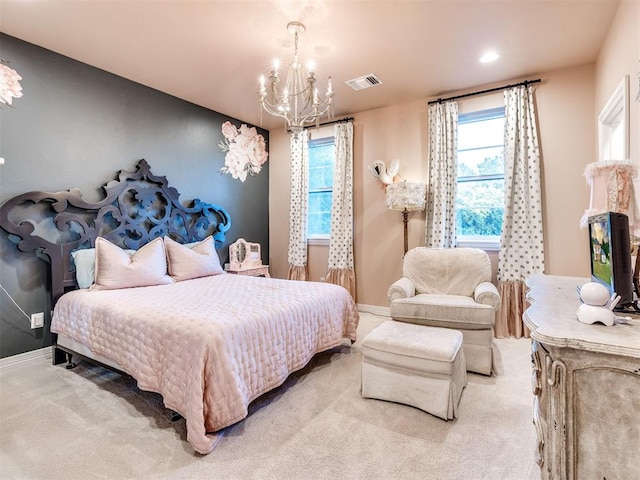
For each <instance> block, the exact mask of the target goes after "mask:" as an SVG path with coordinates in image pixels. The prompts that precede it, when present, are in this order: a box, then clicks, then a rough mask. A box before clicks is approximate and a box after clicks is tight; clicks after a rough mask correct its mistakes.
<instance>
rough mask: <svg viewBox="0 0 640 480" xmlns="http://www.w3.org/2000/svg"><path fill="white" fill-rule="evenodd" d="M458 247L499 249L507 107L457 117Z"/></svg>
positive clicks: (502, 211)
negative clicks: (505, 109) (505, 112)
mask: <svg viewBox="0 0 640 480" xmlns="http://www.w3.org/2000/svg"><path fill="white" fill-rule="evenodd" d="M457 182H458V191H457V195H456V240H457V244H458V246H474V247H479V248H485V249H491V248H498V246H499V244H500V234H501V232H502V215H503V213H504V107H499V108H492V109H489V110H481V111H477V112H471V113H464V114H460V116H459V117H458V177H457Z"/></svg>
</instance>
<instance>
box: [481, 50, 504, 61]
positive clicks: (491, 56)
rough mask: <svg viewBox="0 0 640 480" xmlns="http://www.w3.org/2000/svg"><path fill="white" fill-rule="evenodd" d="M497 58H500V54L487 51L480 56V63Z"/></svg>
mask: <svg viewBox="0 0 640 480" xmlns="http://www.w3.org/2000/svg"><path fill="white" fill-rule="evenodd" d="M498 58H500V55H498V54H497V53H496V52H493V51H491V52H487V53H485V54H484V55H482V56H481V57H480V63H491V62H495V61H496V60H497V59H498Z"/></svg>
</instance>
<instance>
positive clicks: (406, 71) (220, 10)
mask: <svg viewBox="0 0 640 480" xmlns="http://www.w3.org/2000/svg"><path fill="white" fill-rule="evenodd" d="M618 4H619V0H496V1H485V0H468V1H462V0H426V1H418V0H389V1H387V0H297V1H292V0H269V1H266V0H263V1H258V0H253V1H252V0H210V1H205V0H199V1H195V0H110V1H101V0H0V31H2V32H4V33H6V34H8V35H11V36H14V37H17V38H20V39H22V40H25V41H27V42H30V43H33V44H36V45H40V46H42V47H45V48H47V49H50V50H53V51H54V52H58V53H61V54H63V55H66V56H68V57H71V58H74V59H76V60H79V61H81V62H84V63H87V64H89V65H93V66H95V67H98V68H101V69H103V70H106V71H109V72H112V73H115V74H117V75H120V76H122V77H125V78H128V79H130V80H133V81H135V82H138V83H141V84H144V85H147V86H149V87H152V88H155V89H157V90H160V91H162V92H166V93H168V94H171V95H174V96H176V97H179V98H182V99H184V100H187V101H190V102H193V103H195V104H198V105H201V106H204V107H207V108H210V109H212V110H215V111H218V112H221V113H224V114H226V115H229V116H232V117H235V118H238V119H240V120H242V121H245V122H248V123H253V124H256V125H258V124H260V115H259V111H258V106H257V105H258V102H257V90H258V78H259V76H260V74H261V73H265V74H267V73H268V70H269V68H270V64H271V62H272V60H273V59H274V58H276V57H279V58H280V60H281V63H282V64H283V65H286V64H287V63H288V61H289V60H290V58H291V57H292V52H293V47H292V43H293V42H292V37H291V35H290V34H289V33H288V32H287V29H286V25H287V23H288V22H289V21H292V20H301V21H303V22H304V23H305V25H306V27H307V32H306V34H305V35H303V36H302V37H301V39H300V54H301V59H303V60H305V61H306V60H307V59H311V58H313V60H314V61H315V63H316V65H317V67H316V71H317V77H318V86H319V90H320V91H321V92H322V91H324V90H325V88H326V77H327V76H329V75H331V76H332V77H333V86H334V90H335V115H336V116H338V117H339V116H342V115H348V114H353V113H357V112H362V111H366V110H371V109H375V108H380V107H385V106H388V105H394V104H399V103H404V102H409V101H414V100H419V99H427V98H429V97H434V96H440V95H445V94H447V93H451V92H458V91H463V90H465V89H470V88H477V87H479V86H484V85H488V84H494V83H496V82H507V81H509V80H511V79H515V78H523V77H526V76H529V75H539V74H540V73H544V72H550V71H554V70H559V69H563V68H567V67H571V66H577V65H583V64H588V63H592V62H594V61H595V60H596V58H597V55H598V52H599V50H600V47H601V45H602V43H603V41H604V39H605V37H606V33H607V30H608V29H609V26H610V24H611V21H612V20H613V17H614V16H615V13H616V10H617V8H618ZM487 49H495V50H496V51H497V52H498V53H499V54H500V55H501V56H500V58H499V59H498V60H497V61H496V62H493V63H489V64H482V63H480V62H479V61H478V58H479V56H480V55H481V54H482V53H483V52H484V51H485V50H487ZM7 60H9V61H10V60H11V59H7ZM282 73H283V72H282ZM370 73H374V74H376V75H377V76H378V77H380V79H381V80H382V82H383V84H382V85H378V86H376V87H373V88H369V89H366V90H360V91H354V90H352V89H351V88H350V87H349V86H347V85H346V84H345V82H346V81H347V80H351V79H353V78H355V77H360V76H362V75H366V74H370ZM263 126H264V127H265V128H267V129H272V128H279V127H280V126H281V122H280V121H279V120H278V119H275V118H272V117H270V116H269V115H266V114H265V115H264V117H263Z"/></svg>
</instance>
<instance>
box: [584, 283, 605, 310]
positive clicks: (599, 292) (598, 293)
mask: <svg viewBox="0 0 640 480" xmlns="http://www.w3.org/2000/svg"><path fill="white" fill-rule="evenodd" d="M609 298H611V295H610V294H609V290H608V289H607V287H605V286H604V285H601V284H599V283H596V282H589V283H585V284H584V285H583V286H582V288H580V299H581V300H582V301H583V302H584V303H586V304H587V305H605V304H606V303H607V302H608V301H609Z"/></svg>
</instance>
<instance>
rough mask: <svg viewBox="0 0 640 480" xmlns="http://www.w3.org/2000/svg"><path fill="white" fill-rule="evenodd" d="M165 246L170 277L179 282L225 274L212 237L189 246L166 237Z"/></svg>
mask: <svg viewBox="0 0 640 480" xmlns="http://www.w3.org/2000/svg"><path fill="white" fill-rule="evenodd" d="M164 245H165V247H166V249H167V260H168V262H169V275H171V276H172V277H173V278H174V279H175V280H177V281H178V282H179V281H181V280H189V279H190V278H198V277H206V276H208V275H219V274H221V273H224V270H223V269H222V266H221V265H220V259H219V258H218V254H217V253H216V247H215V244H214V242H213V237H211V236H209V237H207V238H205V239H204V240H202V241H201V242H198V243H193V244H189V245H182V244H181V243H178V242H176V241H175V240H171V239H170V238H169V237H164Z"/></svg>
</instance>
